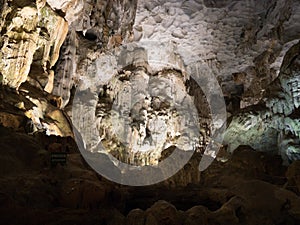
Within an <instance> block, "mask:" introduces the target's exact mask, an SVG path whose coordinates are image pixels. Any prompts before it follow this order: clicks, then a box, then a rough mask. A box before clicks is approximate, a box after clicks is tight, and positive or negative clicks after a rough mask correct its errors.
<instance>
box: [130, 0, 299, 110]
mask: <svg viewBox="0 0 300 225" xmlns="http://www.w3.org/2000/svg"><path fill="white" fill-rule="evenodd" d="M299 7H300V4H299V2H298V1H285V0H269V1H259V0H257V1H256V0H251V1H250V0H249V1H236V0H228V1H211V0H208V1H196V0H191V1H164V0H155V1H139V3H138V11H137V17H136V21H135V25H134V37H135V40H140V41H142V40H150V41H158V42H169V41H172V42H174V43H175V45H176V46H177V49H178V53H179V54H180V55H181V56H182V58H183V60H184V62H185V64H186V65H187V66H188V65H190V64H193V63H199V62H202V63H205V64H206V65H208V66H209V67H210V68H211V70H212V71H213V74H214V76H215V77H216V78H217V79H218V81H219V82H220V85H222V90H223V93H224V95H225V96H226V98H228V103H229V104H230V103H231V104H230V105H232V106H230V107H229V109H230V110H231V111H232V110H233V111H235V110H236V107H235V105H236V104H238V108H239V102H240V101H241V100H242V102H241V106H242V107H244V106H247V105H251V104H253V103H255V102H257V101H259V100H260V99H261V97H262V94H263V92H264V90H265V89H266V87H267V86H268V84H269V83H270V82H271V81H272V80H274V79H275V78H276V77H277V75H278V73H279V69H280V65H281V62H282V59H283V56H284V54H285V52H286V51H287V49H288V48H289V46H290V45H291V44H292V43H295V41H297V39H299V35H298V34H299V30H300V24H299V20H298V18H299ZM297 33H298V34H297ZM197 61H198V62H197ZM191 75H193V74H191ZM236 102H237V103H236ZM232 107H233V109H232Z"/></svg>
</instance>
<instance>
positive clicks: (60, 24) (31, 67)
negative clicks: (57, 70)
mask: <svg viewBox="0 0 300 225" xmlns="http://www.w3.org/2000/svg"><path fill="white" fill-rule="evenodd" d="M0 30H1V36H2V38H1V42H0V48H1V55H0V62H1V64H0V70H1V83H2V84H4V85H8V86H9V87H12V88H19V87H20V85H21V84H22V83H23V82H25V81H26V80H27V78H28V75H30V76H31V78H32V79H34V80H35V82H37V83H38V84H39V85H40V86H41V87H42V88H46V90H47V91H48V92H51V91H52V88H51V86H53V78H52V79H51V76H53V75H51V73H53V71H51V69H53V66H54V64H55V63H56V61H57V59H58V57H59V50H60V47H61V45H62V43H63V41H64V40H65V37H66V35H67V32H68V24H67V22H66V21H65V20H64V19H63V18H62V17H60V16H59V15H57V14H56V13H55V12H53V11H52V10H51V8H50V7H49V6H48V5H46V2H45V1H36V2H35V1H34V2H31V1H29V2H26V1H22V2H19V1H4V2H3V5H2V10H1V27H0ZM51 82H52V83H51ZM46 86H48V87H46Z"/></svg>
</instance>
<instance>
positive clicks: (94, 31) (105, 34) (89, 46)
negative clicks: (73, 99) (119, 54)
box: [51, 0, 137, 107]
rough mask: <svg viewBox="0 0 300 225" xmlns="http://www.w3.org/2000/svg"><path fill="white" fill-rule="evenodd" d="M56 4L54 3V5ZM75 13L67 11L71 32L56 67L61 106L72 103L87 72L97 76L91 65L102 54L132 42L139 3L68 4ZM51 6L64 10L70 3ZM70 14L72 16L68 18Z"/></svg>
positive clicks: (55, 90)
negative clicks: (70, 101) (74, 90)
mask: <svg viewBox="0 0 300 225" xmlns="http://www.w3.org/2000/svg"><path fill="white" fill-rule="evenodd" d="M54 2H55V4H54ZM70 2H74V4H75V5H74V6H73V8H72V10H73V11H74V10H75V11H76V10H78V12H76V13H75V12H74V13H73V11H72V10H71V11H69V10H66V16H65V18H66V19H67V20H68V21H72V22H70V26H69V28H70V31H69V33H68V36H67V39H66V41H65V43H64V45H63V47H62V50H61V55H60V60H59V63H58V65H57V68H56V71H55V72H56V75H55V81H54V83H55V84H54V90H53V94H55V95H59V96H61V97H62V107H65V106H66V105H67V104H68V103H69V100H70V96H71V93H70V90H71V89H72V87H74V86H77V85H78V83H79V81H80V80H84V79H86V78H85V77H86V76H89V75H87V73H97V71H95V68H93V66H91V64H93V61H94V60H95V59H96V58H97V57H98V56H99V55H100V54H101V52H103V51H107V50H109V49H112V48H115V47H118V46H120V45H121V44H122V43H127V42H128V41H130V40H131V39H132V26H133V23H134V19H135V12H136V6H137V1H136V0H134V1H129V0H126V1H119V0H117V1H103V0H97V1H91V0H86V1H69V3H68V4H71V3H70ZM51 4H52V7H53V8H57V9H61V10H63V11H65V8H64V7H67V5H68V4H65V5H63V4H59V3H57V1H51ZM69 14H70V15H69Z"/></svg>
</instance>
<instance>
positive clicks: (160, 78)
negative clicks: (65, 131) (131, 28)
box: [96, 67, 203, 165]
mask: <svg viewBox="0 0 300 225" xmlns="http://www.w3.org/2000/svg"><path fill="white" fill-rule="evenodd" d="M96 115H97V128H98V130H99V135H100V141H102V144H103V146H104V148H105V149H107V150H108V152H110V153H111V154H113V155H114V156H115V157H116V158H118V159H120V160H121V161H124V162H126V163H131V164H138V165H156V164H158V161H159V159H160V158H161V153H162V152H163V151H164V150H165V149H167V148H170V147H177V148H179V149H181V150H183V151H195V150H196V149H197V148H198V147H199V144H200V140H199V136H200V133H199V131H198V130H199V126H198V121H199V118H198V112H197V110H196V108H195V106H194V105H193V99H192V97H191V96H189V95H188V93H187V90H186V87H185V83H184V82H183V76H182V74H181V73H178V72H176V71H172V70H166V71H163V72H159V73H158V74H156V75H151V74H149V73H147V71H146V70H145V68H144V69H143V68H142V67H141V68H138V69H136V70H133V71H126V72H125V73H121V74H119V75H118V76H115V77H113V78H112V80H111V81H110V82H109V83H108V84H107V86H106V85H105V86H104V88H103V89H102V90H101V91H100V94H99V102H98V104H97V110H96ZM202 140H203V137H202Z"/></svg>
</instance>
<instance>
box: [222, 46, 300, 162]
mask: <svg viewBox="0 0 300 225" xmlns="http://www.w3.org/2000/svg"><path fill="white" fill-rule="evenodd" d="M299 57H300V42H299V43H298V44H296V45H294V46H293V47H291V48H290V50H289V51H288V52H287V54H286V56H285V58H284V60H283V64H282V67H281V72H280V74H279V76H278V78H276V79H275V81H274V82H273V83H271V84H270V86H269V87H268V89H267V92H266V94H265V100H264V102H261V103H260V104H259V105H257V106H254V107H250V108H246V109H245V111H244V112H241V113H240V114H239V115H237V116H234V117H233V118H232V121H231V123H230V125H229V127H228V128H227V130H226V134H225V144H228V145H229V146H228V150H229V151H233V150H234V149H235V148H236V147H237V146H239V145H243V144H247V145H250V146H252V147H253V148H254V149H256V150H260V151H266V152H271V153H279V154H280V155H281V156H282V158H283V159H284V161H285V163H288V162H291V161H293V160H297V159H300V145H299V144H300V143H299V137H300V129H299V125H300V120H299V119H300V115H299V106H300V97H299V95H300V93H299V88H300V86H299V85H300V83H299V78H300V73H299V68H300V67H299V65H300V64H299V62H300V61H299Z"/></svg>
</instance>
